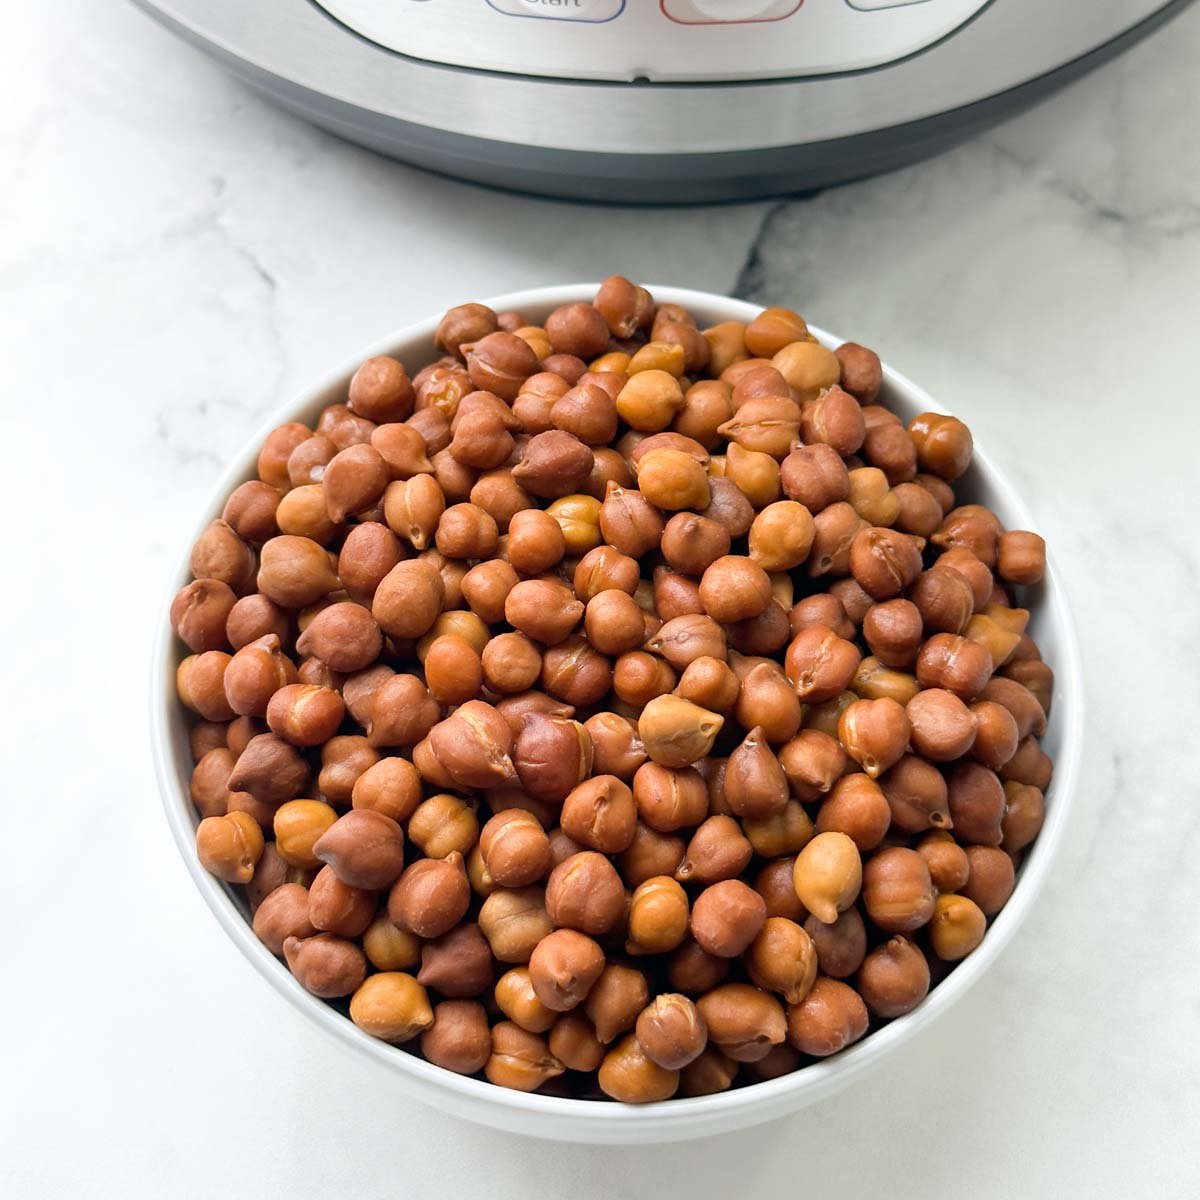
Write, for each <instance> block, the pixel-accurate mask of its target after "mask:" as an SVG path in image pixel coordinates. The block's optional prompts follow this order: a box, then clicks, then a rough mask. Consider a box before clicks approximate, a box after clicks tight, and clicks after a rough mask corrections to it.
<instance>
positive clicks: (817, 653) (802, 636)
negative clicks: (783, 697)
mask: <svg viewBox="0 0 1200 1200" xmlns="http://www.w3.org/2000/svg"><path fill="white" fill-rule="evenodd" d="M861 657H862V655H861V654H860V653H859V650H858V647H857V646H855V645H854V643H853V642H848V641H846V639H845V638H840V637H838V635H837V634H836V633H834V632H833V630H832V629H827V628H825V627H824V626H821V625H812V626H810V627H809V628H807V629H802V630H801V631H800V632H799V633H798V634H797V635H796V636H795V637H794V638H793V639H792V641H791V643H790V644H789V646H788V649H787V656H786V659H785V669H786V671H787V677H788V679H789V680H791V682H792V685H793V686H794V687H795V689H796V694H797V695H798V696H799V697H800V699H801V700H804V701H806V702H808V703H810V704H819V703H821V702H822V701H825V700H833V699H834V698H835V697H837V696H838V695H840V694H841V693H842V692H843V691H844V690H845V688H846V686H847V685H848V684H849V683H850V681H851V680H852V679H853V678H854V672H855V670H856V669H857V667H858V664H859V661H860V659H861Z"/></svg>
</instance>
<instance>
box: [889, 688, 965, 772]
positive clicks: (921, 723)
mask: <svg viewBox="0 0 1200 1200" xmlns="http://www.w3.org/2000/svg"><path fill="white" fill-rule="evenodd" d="M905 711H906V712H907V714H908V720H909V724H910V732H911V737H912V744H913V749H914V750H916V751H917V753H918V754H920V755H922V756H924V757H925V758H928V759H930V760H932V761H933V762H951V761H952V760H953V759H956V758H961V757H962V756H963V755H964V754H966V753H967V751H968V750H970V749H971V746H972V745H973V744H974V741H975V736H976V720H975V716H974V714H973V713H972V711H971V710H970V709H969V708H968V707H967V706H966V704H964V703H963V701H962V700H960V699H959V698H958V696H956V695H955V694H954V693H953V692H949V691H946V690H945V689H944V688H938V687H929V688H926V689H925V690H924V691H921V692H918V693H917V694H916V695H915V696H914V697H913V698H912V699H911V700H910V701H909V702H908V705H907V706H906V709H905Z"/></svg>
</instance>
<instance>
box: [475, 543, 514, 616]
mask: <svg viewBox="0 0 1200 1200" xmlns="http://www.w3.org/2000/svg"><path fill="white" fill-rule="evenodd" d="M517 583H518V578H517V573H516V571H514V570H513V568H512V566H511V565H510V564H509V563H506V562H503V561H501V560H500V559H491V560H490V561H488V562H481V563H477V564H476V565H475V566H473V567H472V568H471V569H470V570H469V571H468V572H467V573H466V574H465V575H464V576H463V579H462V591H463V598H464V599H465V600H466V602H467V604H468V605H470V608H471V611H472V612H474V613H475V614H476V615H477V616H479V617H480V618H481V619H482V620H484V621H486V622H487V623H488V624H489V625H495V624H497V623H498V622H500V621H502V620H504V602H505V601H506V600H507V599H508V594H509V592H511V591H512V590H513V588H514V587H516V585H517Z"/></svg>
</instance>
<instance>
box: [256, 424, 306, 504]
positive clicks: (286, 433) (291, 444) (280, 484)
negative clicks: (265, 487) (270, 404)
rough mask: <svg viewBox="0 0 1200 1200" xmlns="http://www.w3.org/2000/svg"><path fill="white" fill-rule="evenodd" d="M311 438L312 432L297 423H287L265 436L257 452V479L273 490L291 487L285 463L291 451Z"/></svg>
mask: <svg viewBox="0 0 1200 1200" xmlns="http://www.w3.org/2000/svg"><path fill="white" fill-rule="evenodd" d="M310 437H312V430H311V429H309V428H308V426H307V425H301V424H300V423H299V422H298V421H289V422H288V423H287V424H285V425H280V426H278V427H277V428H276V429H273V430H271V432H270V433H269V434H267V436H266V439H265V440H264V442H263V444H262V448H261V449H260V450H259V452H258V463H257V471H258V477H259V479H261V480H262V481H263V482H264V483H268V484H270V485H271V486H272V487H274V488H279V489H280V490H286V489H287V488H288V487H289V486H291V481H290V480H289V479H288V472H287V463H288V459H289V458H290V457H291V454H292V451H293V450H295V449H296V447H297V446H299V445H300V444H301V443H302V442H305V441H307V440H308V439H309V438H310Z"/></svg>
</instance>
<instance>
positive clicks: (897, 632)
mask: <svg viewBox="0 0 1200 1200" xmlns="http://www.w3.org/2000/svg"><path fill="white" fill-rule="evenodd" d="M862 627H863V637H864V638H865V639H866V643H867V645H868V646H869V647H870V648H871V653H872V654H873V655H874V656H875V657H876V658H877V659H878V660H879V661H880V662H881V663H883V665H884V666H885V667H893V668H896V669H901V668H911V667H912V666H913V664H914V663H915V662H916V659H917V651H918V650H919V649H920V646H921V634H922V620H921V613H920V611H919V610H918V609H917V606H916V605H915V604H913V603H912V601H911V600H887V601H885V602H883V603H879V604H872V605H871V607H870V608H869V609H867V612H866V614H865V615H864V617H863V623H862Z"/></svg>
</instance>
